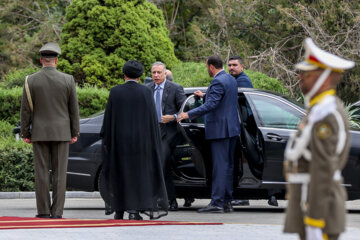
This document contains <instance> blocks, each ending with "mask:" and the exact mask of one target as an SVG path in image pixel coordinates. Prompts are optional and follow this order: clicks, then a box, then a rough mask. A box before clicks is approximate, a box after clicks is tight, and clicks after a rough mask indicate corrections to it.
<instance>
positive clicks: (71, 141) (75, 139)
mask: <svg viewBox="0 0 360 240" xmlns="http://www.w3.org/2000/svg"><path fill="white" fill-rule="evenodd" d="M77 140H78V138H77V137H73V138H71V140H70V141H69V143H70V144H73V143H76V142H77Z"/></svg>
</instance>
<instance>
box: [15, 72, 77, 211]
mask: <svg viewBox="0 0 360 240" xmlns="http://www.w3.org/2000/svg"><path fill="white" fill-rule="evenodd" d="M28 84H29V88H30V93H31V99H32V102H33V107H34V109H33V112H31V110H30V107H29V102H28V99H27V95H26V91H25V87H24V90H23V96H22V102H21V113H20V115H21V116H20V118H21V124H20V125H21V137H22V138H31V141H32V143H33V150H34V165H35V191H36V202H37V210H38V214H51V215H54V216H61V215H62V213H63V208H64V203H65V191H66V170H67V162H68V161H67V160H68V153H69V141H70V140H71V138H72V137H77V136H79V110H78V100H77V94H76V87H75V82H74V79H73V77H72V76H71V75H68V74H65V73H62V72H59V71H58V70H57V69H56V68H55V67H43V68H42V69H41V70H40V71H39V72H37V73H34V74H32V75H30V76H29V77H28ZM30 126H31V129H30ZM50 169H51V175H52V190H53V196H52V200H53V202H52V204H51V201H50V195H49V182H50V179H49V170H50Z"/></svg>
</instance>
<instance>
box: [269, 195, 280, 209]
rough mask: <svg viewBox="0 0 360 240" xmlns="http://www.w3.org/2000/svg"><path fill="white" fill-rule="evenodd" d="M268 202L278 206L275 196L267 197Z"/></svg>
mask: <svg viewBox="0 0 360 240" xmlns="http://www.w3.org/2000/svg"><path fill="white" fill-rule="evenodd" d="M268 204H269V205H271V206H275V207H277V206H279V204H278V202H277V200H276V197H275V196H271V197H270V198H269V201H268Z"/></svg>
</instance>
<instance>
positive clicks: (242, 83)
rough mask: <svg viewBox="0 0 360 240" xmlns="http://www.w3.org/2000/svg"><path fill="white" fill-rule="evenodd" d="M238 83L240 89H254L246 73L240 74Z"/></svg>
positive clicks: (237, 79)
mask: <svg viewBox="0 0 360 240" xmlns="http://www.w3.org/2000/svg"><path fill="white" fill-rule="evenodd" d="M236 82H237V86H238V87H244V88H253V85H252V82H251V80H250V78H249V77H248V75H246V74H245V73H244V72H242V73H240V74H239V76H237V78H236Z"/></svg>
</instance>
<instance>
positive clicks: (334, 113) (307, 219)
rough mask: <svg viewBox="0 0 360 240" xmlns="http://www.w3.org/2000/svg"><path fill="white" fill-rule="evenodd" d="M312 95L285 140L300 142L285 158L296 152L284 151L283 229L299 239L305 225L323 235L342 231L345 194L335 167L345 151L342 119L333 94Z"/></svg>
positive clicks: (340, 163)
mask: <svg viewBox="0 0 360 240" xmlns="http://www.w3.org/2000/svg"><path fill="white" fill-rule="evenodd" d="M318 99H319V101H317V102H315V104H314V105H313V106H312V107H310V109H309V113H308V114H307V116H306V117H305V118H304V119H303V120H302V122H301V123H300V124H299V129H298V132H297V133H296V135H295V137H294V138H293V139H292V140H294V141H293V142H291V140H290V141H289V144H293V146H290V147H294V146H295V145H294V144H301V143H304V141H306V144H305V148H304V149H303V151H302V153H300V154H299V158H298V159H297V160H296V159H290V160H289V159H288V158H291V156H293V155H296V154H293V153H290V151H289V152H288V155H287V154H286V153H285V162H284V171H285V175H286V179H287V181H288V182H289V185H288V200H289V201H288V207H287V211H286V221H285V229H284V231H285V232H289V233H299V234H300V236H301V238H302V239H304V238H305V225H308V226H312V227H318V228H321V229H322V232H323V234H325V235H327V236H326V237H328V239H337V237H338V235H339V234H340V233H341V232H343V231H344V230H345V214H346V212H345V211H346V209H345V200H346V198H347V196H346V192H345V189H344V187H343V186H342V185H341V184H342V182H343V179H342V177H341V170H342V169H343V168H344V166H345V164H346V160H347V156H348V153H349V149H350V137H349V131H348V122H347V120H346V119H347V117H346V114H345V111H344V108H343V105H342V103H341V101H340V100H339V99H338V98H337V97H335V96H333V95H331V94H326V93H325V94H323V96H320V97H318ZM306 127H307V128H306ZM305 131H308V137H307V138H306V137H304V136H305V135H306V134H307V133H306V132H305ZM286 151H288V149H286ZM287 156H288V157H287ZM295 158H296V157H295ZM326 237H325V238H326Z"/></svg>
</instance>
